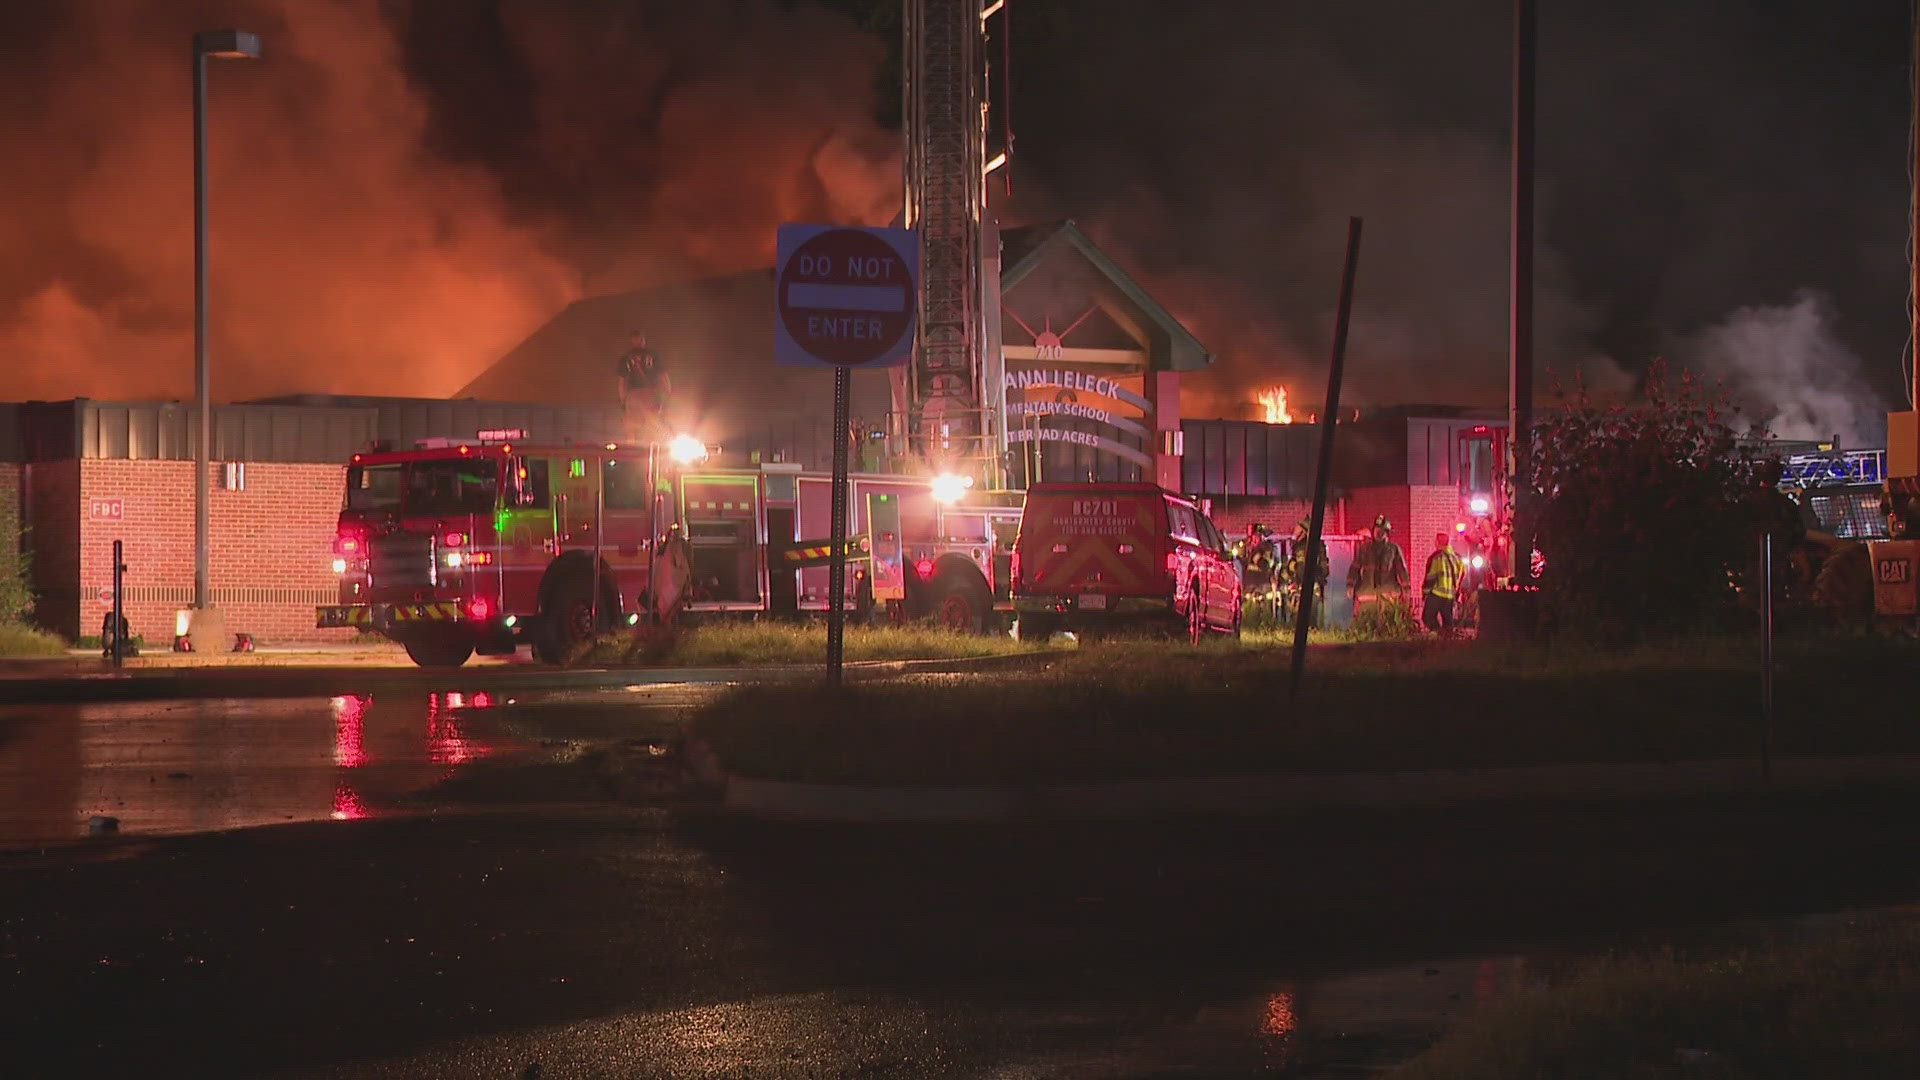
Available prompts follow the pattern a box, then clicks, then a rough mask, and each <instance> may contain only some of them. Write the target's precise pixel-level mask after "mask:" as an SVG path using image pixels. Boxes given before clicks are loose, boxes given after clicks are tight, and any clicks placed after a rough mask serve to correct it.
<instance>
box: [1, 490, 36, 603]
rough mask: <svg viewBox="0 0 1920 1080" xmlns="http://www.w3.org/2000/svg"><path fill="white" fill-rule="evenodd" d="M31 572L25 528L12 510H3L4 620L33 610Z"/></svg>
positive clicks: (2, 577)
mask: <svg viewBox="0 0 1920 1080" xmlns="http://www.w3.org/2000/svg"><path fill="white" fill-rule="evenodd" d="M31 572H32V560H31V559H30V558H29V557H28V555H27V552H26V533H25V531H24V530H23V529H22V528H21V527H20V522H19V521H18V520H17V519H16V518H15V517H14V516H13V515H12V514H11V513H0V623H4V622H15V621H18V620H21V619H25V618H26V617H27V616H28V615H29V614H31V613H32V611H33V579H32V577H31Z"/></svg>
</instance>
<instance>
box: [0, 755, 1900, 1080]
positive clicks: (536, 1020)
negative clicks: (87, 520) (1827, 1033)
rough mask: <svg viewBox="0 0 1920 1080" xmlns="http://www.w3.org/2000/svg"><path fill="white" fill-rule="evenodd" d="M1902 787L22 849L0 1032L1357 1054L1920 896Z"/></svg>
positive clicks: (450, 1046)
mask: <svg viewBox="0 0 1920 1080" xmlns="http://www.w3.org/2000/svg"><path fill="white" fill-rule="evenodd" d="M1917 803H1920V796H1916V795H1914V794H1912V793H1884V792H1883V793H1863V794H1860V795H1858V796H1854V797H1849V798H1844V799H1841V798H1836V797H1829V798H1826V799H1821V800H1808V799H1764V798H1763V799H1734V800H1715V801H1711V802H1688V803H1677V804H1661V805H1654V806H1643V807H1639V808H1635V809H1631V810H1623V809H1621V808H1618V807H1580V806H1567V807H1557V808H1541V807H1535V808H1531V809H1528V810H1516V809H1514V808H1506V807H1501V808H1493V807H1479V808H1475V809H1472V810H1459V811H1447V812H1434V811H1427V812H1423V813H1419V814H1411V813H1391V814H1389V813H1345V814H1342V815H1341V816H1340V817H1339V818H1338V819H1335V820H1328V819H1325V818H1322V817H1320V816H1316V815H1307V814H1301V815H1290V816H1286V817H1281V818H1276V819H1274V820H1272V821H1269V822H1264V823H1248V822H1230V823H1211V824H1210V823H1191V824H1184V825H1141V824H1133V825H1116V824H1103V825H1084V826H1063V825H1051V826H1042V825H1030V826H999V827H976V828H964V827H943V828H917V829H901V828H847V827H836V828H820V827H814V828H802V827H778V828H775V827H766V826H757V825H749V824H745V823H740V822H734V821H727V820H723V819H718V818H716V817H714V816H712V815H710V814H708V813H705V812H702V811H699V810H697V809H694V808H689V807H680V808H653V809H603V810H599V811H580V810H566V811H562V810H549V811H536V812H531V813H528V812H524V811H522V812H516V813H513V814H500V813H491V814H489V813H481V814H460V815H451V816H440V817H408V818H395V819H390V820H371V821H346V822H333V821H326V822H315V823H311V824H306V825H295V826H288V827H283V828H276V829H255V830H243V831H237V832H228V833H219V834H210V835H201V836H193V837H187V838H180V839H172V840H166V841H145V842H141V841H125V842H121V843H119V844H115V845H109V846H106V847H103V848H98V849H90V850H92V851H93V852H94V854H95V856H96V857H93V858H89V859H86V860H83V861H77V862H76V861H74V860H73V859H71V858H66V857H59V858H56V857H54V856H52V855H43V854H33V853H29V852H15V853H13V854H11V855H9V856H6V857H4V858H0V888H4V890H5V893H6V896H7V901H6V914H5V922H4V933H0V1000H5V1001H8V1002H11V1003H12V1004H10V1005H9V1006H8V1007H7V1008H6V1009H5V1010H4V1011H3V1012H0V1015H3V1016H4V1019H5V1022H6V1024H7V1026H8V1027H9V1028H10V1029H11V1030H8V1031H6V1032H5V1033H4V1039H0V1045H4V1046H5V1047H6V1048H7V1051H6V1052H7V1055H8V1062H9V1065H10V1066H11V1068H10V1070H9V1071H15V1072H18V1073H19V1074H21V1075H39V1074H58V1075H127V1074H133V1073H154V1072H165V1073H168V1074H177V1075H201V1076H222V1075H282V1074H286V1075H303V1076H307V1075H311V1076H422V1075H425V1076H518V1075H523V1074H524V1073H525V1070H526V1068H527V1066H529V1065H531V1064H535V1063H537V1064H539V1065H540V1070H539V1073H538V1075H541V1076H547V1077H551V1076H676V1077H677V1076H845V1075H901V1076H939V1075H956V1076H1033V1077H1085V1076H1234V1075H1253V1074H1258V1073H1263V1072H1265V1073H1272V1074H1278V1075H1298V1076H1332V1075H1342V1074H1343V1073H1342V1072H1340V1071H1339V1070H1340V1069H1346V1068H1350V1067H1352V1066H1355V1065H1358V1064H1369V1063H1371V1064H1379V1063H1381V1062H1385V1061H1393V1060H1398V1059H1399V1058H1402V1057H1404V1056H1406V1055H1408V1054H1411V1053H1413V1052H1415V1051H1416V1050H1417V1049H1418V1048H1419V1046H1421V1045H1422V1044H1423V1043H1424V1042H1425V1041H1426V1040H1427V1039H1430V1038H1431V1037H1432V1036H1433V1035H1434V1034H1435V1033H1436V1032H1437V1031H1440V1030H1444V1028H1445V1027H1446V1026H1447V1025H1448V1024H1450V1023H1451V1022H1452V1021H1453V1020H1454V1019H1455V1018H1457V1016H1459V1015H1461V1014H1463V1013H1464V1012H1465V1011H1467V1010H1470V1009H1471V1008H1472V1007H1473V1006H1474V1004H1475V1003H1476V1002H1478V1001H1481V1000H1484V999H1486V998H1489V997H1492V996H1495V995H1497V994H1499V993H1502V992H1504V991H1506V990H1509V989H1511V988H1512V987H1514V986H1516V985H1520V984H1522V983H1524V982H1526V981H1528V980H1529V979H1530V978H1532V977H1535V976H1537V975H1538V974H1540V973H1541V972H1543V971H1545V970H1549V969H1551V968H1552V967H1553V966H1554V965H1555V963H1557V962H1558V957H1559V956H1560V955H1562V953H1563V952H1564V951H1565V949H1563V948H1561V947H1558V946H1556V947H1548V948H1543V947H1541V946H1540V945H1539V944H1538V943H1540V942H1570V941H1571V942H1576V943H1577V942H1581V941H1588V940H1590V939H1591V936H1592V935H1607V934H1612V933H1619V932H1630V931H1636V930H1646V929H1649V928H1654V929H1658V928H1666V927H1675V926H1683V925H1687V924H1691V923H1699V922H1717V921H1720V920H1724V919H1729V918H1736V917H1741V916H1750V915H1761V914H1786V913H1792V912H1801V911H1820V910H1833V909H1840V908H1850V907H1859V906H1867V905H1879V904H1891V903H1902V902H1910V901H1912V900H1913V898H1914V897H1915V894H1916V885H1920V880H1916V870H1915V867H1914V865H1913V863H1912V860H1911V858H1910V841H1909V839H1908V837H1907V829H1906V828H1905V826H1904V825H1903V824H1900V823H1901V822H1904V821H1908V820H1912V819H1913V818H1914V812H1915V811H1916V810H1920V805H1916V804H1917ZM1584 947H1587V946H1578V945H1576V946H1573V948H1574V950H1575V951H1579V949H1581V948H1584ZM1434 958H1441V959H1439V960H1435V959H1434Z"/></svg>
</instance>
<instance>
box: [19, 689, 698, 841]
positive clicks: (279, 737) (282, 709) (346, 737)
mask: <svg viewBox="0 0 1920 1080" xmlns="http://www.w3.org/2000/svg"><path fill="white" fill-rule="evenodd" d="M718 690H719V684H701V683H688V684H663V685H628V686H614V687H606V688H597V689H596V688H591V687H589V688H587V689H565V690H554V689H549V690H539V689H534V690H527V689H517V690H516V689H508V690H486V689H480V690H472V689H466V690H441V689H425V688H422V687H421V686H419V685H413V686H408V687H405V688H401V689H395V690H391V691H389V690H381V691H378V692H375V693H356V694H342V695H336V696H332V697H309V698H264V699H248V698H213V699H190V700H160V701H133V702H122V701H106V702H95V703H90V704H53V705H12V706H0V849H4V848H6V847H18V846H21V845H28V844H34V843H38V842H45V841H57V840H74V839H78V838H81V837H84V836H86V835H87V834H88V829H89V822H90V821H91V819H93V818H95V817H99V816H106V817H112V818H114V819H116V821H117V823H118V827H119V830H120V831H121V832H122V833H124V834H126V835H134V836H151V835H168V834H179V833H189V832H204V831H209V830H215V829H231V828H240V827H246V826H255V825H277V824H284V823H286V822H292V821H312V820H326V819H331V820H349V819H358V818H363V817H367V816H370V815H375V814H391V813H400V812H419V811H420V810H421V809H423V807H424V806H426V805H429V804H430V802H431V800H428V801H427V802H422V801H421V800H420V799H419V798H418V796H419V795H420V793H422V792H430V791H431V789H433V788H434V787H435V786H436V785H441V784H445V783H447V782H449V781H451V780H453V779H455V778H456V777H460V776H462V775H463V774H464V773H467V772H470V771H472V770H474V769H475V768H477V767H480V766H483V765H489V764H494V763H510V762H526V761H540V760H549V759H553V758H556V757H558V758H564V757H566V756H567V755H568V754H569V753H573V752H577V751H578V749H579V748H580V747H582V746H585V745H593V744H597V743H601V742H605V741H608V740H620V739H625V740H655V741H665V740H667V739H670V738H671V736H672V734H673V732H675V731H677V730H678V728H679V726H680V725H681V723H682V722H683V721H684V719H685V716H686V714H687V711H688V709H689V708H690V707H691V706H692V705H694V704H697V703H698V702H699V701H701V700H704V699H705V698H706V697H707V696H709V695H711V694H713V693H715V692H717V691H718ZM509 794H510V793H509Z"/></svg>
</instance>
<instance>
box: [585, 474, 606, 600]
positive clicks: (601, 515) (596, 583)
mask: <svg viewBox="0 0 1920 1080" xmlns="http://www.w3.org/2000/svg"><path fill="white" fill-rule="evenodd" d="M599 469H600V482H599V483H597V484H595V485H593V605H592V607H590V608H589V609H588V610H590V611H591V612H593V629H594V632H595V633H598V632H599V630H600V533H601V532H602V531H603V530H602V529H601V525H602V524H603V522H604V520H605V518H606V510H607V461H606V459H605V458H601V459H600V463H599Z"/></svg>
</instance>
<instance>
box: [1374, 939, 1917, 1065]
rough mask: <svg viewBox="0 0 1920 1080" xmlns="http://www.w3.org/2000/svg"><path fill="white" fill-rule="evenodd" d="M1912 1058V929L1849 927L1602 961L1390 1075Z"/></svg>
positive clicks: (1504, 1005)
mask: <svg viewBox="0 0 1920 1080" xmlns="http://www.w3.org/2000/svg"><path fill="white" fill-rule="evenodd" d="M1916 1061H1920V933H1916V932H1915V931H1914V930H1913V928H1912V927H1895V928H1885V927H1882V928H1878V929H1874V930H1871V931H1867V930H1847V931H1842V932H1840V933H1838V934H1836V935H1833V936H1831V937H1829V938H1827V939H1826V940H1822V941H1819V942H1815V943H1797V944H1788V945H1783V946H1772V947H1762V948H1757V949H1749V950H1746V951H1743V952H1740V953H1737V954H1734V955H1718V956H1703V957H1692V958H1685V957H1682V958H1673V957H1650V958H1636V959H1628V960H1611V961H1605V962H1602V963H1599V964H1596V965H1594V966H1591V967H1589V968H1586V969H1585V970H1583V971H1581V972H1580V973H1578V974H1577V975H1575V976H1573V977H1572V978H1571V979H1569V980H1567V981H1565V982H1562V983H1560V984H1558V985H1554V986H1550V987H1547V988H1543V989H1537V990H1532V991H1525V992H1522V993H1520V994H1518V995H1516V996H1514V997H1511V998H1507V999H1505V1000H1503V1001H1498V1002H1495V1003H1493V1004H1492V1005H1490V1006H1488V1007H1487V1008H1486V1009H1485V1010H1484V1011H1482V1012H1480V1013H1478V1014H1476V1015H1475V1016H1473V1017H1471V1018H1469V1019H1468V1021H1467V1022H1466V1023H1465V1024H1463V1025H1462V1026H1461V1027H1460V1028H1459V1029H1457V1030H1456V1031H1454V1032H1453V1033H1452V1034H1451V1035H1449V1036H1448V1037H1447V1038H1445V1039H1443V1040H1441V1042H1440V1043H1439V1044H1437V1045H1436V1046H1435V1047H1434V1048H1433V1049H1431V1050H1429V1051H1428V1052H1427V1053H1425V1054H1424V1055H1422V1056H1421V1057H1419V1058H1416V1059H1415V1060H1414V1061H1412V1062H1410V1063H1409V1064H1407V1065H1406V1066H1404V1067H1402V1068H1401V1069H1399V1070H1398V1071H1396V1072H1394V1073H1393V1074H1392V1075H1393V1076H1394V1077H1395V1078H1396V1080H1456V1078H1457V1080H1468V1078H1472V1080H1507V1078H1512V1080H1520V1078H1523V1077H1524V1078H1528V1080H1532V1078H1536V1077H1561V1078H1567V1080H1576V1078H1588V1077H1591V1078H1594V1080H1601V1078H1608V1080H1611V1078H1613V1077H1627V1076H1631V1077H1647V1078H1665V1077H1673V1078H1676V1080H1677V1078H1682V1077H1685V1078H1690V1080H1700V1078H1705V1077H1711V1078H1734V1077H1739V1078H1754V1080H1758V1078H1774V1077H1778V1078H1781V1080H1786V1078H1790V1077H1791V1078H1799V1077H1812V1076H1833V1077H1839V1076H1847V1077H1896V1076H1900V1077H1904V1076H1912V1075H1914V1063H1915V1062H1916Z"/></svg>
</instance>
